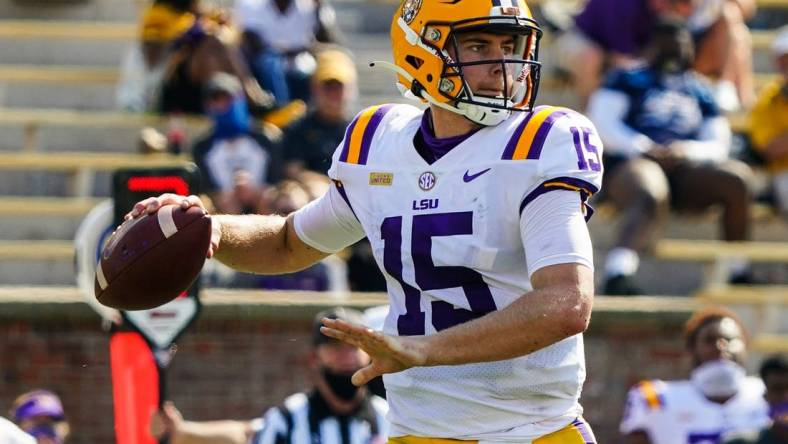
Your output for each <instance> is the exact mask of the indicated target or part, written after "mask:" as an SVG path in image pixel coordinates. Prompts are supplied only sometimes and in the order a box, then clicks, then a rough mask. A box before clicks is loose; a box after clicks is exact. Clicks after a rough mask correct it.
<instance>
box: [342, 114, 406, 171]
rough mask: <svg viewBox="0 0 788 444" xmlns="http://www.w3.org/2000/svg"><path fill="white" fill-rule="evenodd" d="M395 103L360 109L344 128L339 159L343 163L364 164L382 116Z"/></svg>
mask: <svg viewBox="0 0 788 444" xmlns="http://www.w3.org/2000/svg"><path fill="white" fill-rule="evenodd" d="M395 106H396V105H393V104H387V105H377V106H371V107H369V108H367V109H365V110H363V111H361V112H360V113H359V114H358V115H357V116H356V117H355V118H354V119H353V121H352V122H350V125H348V127H347V130H345V142H344V144H343V146H342V152H341V154H340V156H339V160H340V161H341V162H345V163H352V164H357V165H366V163H367V157H368V156H369V149H370V147H371V146H372V138H373V137H374V136H375V131H377V129H378V126H380V122H382V121H383V117H384V116H385V115H386V114H387V113H388V112H389V111H391V109H392V108H394V107H395Z"/></svg>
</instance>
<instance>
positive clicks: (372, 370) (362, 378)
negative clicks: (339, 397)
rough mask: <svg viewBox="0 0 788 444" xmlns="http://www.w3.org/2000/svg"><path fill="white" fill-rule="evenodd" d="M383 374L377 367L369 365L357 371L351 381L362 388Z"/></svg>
mask: <svg viewBox="0 0 788 444" xmlns="http://www.w3.org/2000/svg"><path fill="white" fill-rule="evenodd" d="M382 374H383V373H381V372H380V371H379V370H378V369H377V368H376V367H375V366H373V365H368V366H366V367H364V368H362V369H361V370H359V371H357V372H356V373H353V376H352V377H351V378H350V381H351V382H352V383H353V385H355V386H356V387H361V386H362V385H364V384H366V383H368V382H369V381H371V380H373V379H375V378H377V377H378V376H380V375H382Z"/></svg>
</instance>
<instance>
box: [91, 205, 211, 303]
mask: <svg viewBox="0 0 788 444" xmlns="http://www.w3.org/2000/svg"><path fill="white" fill-rule="evenodd" d="M149 216H150V215H149ZM202 217H210V215H209V214H208V213H203V215H202ZM200 219H201V218H196V219H194V220H193V221H191V222H189V223H188V224H186V225H184V226H183V227H181V228H180V229H179V230H178V233H180V232H182V231H183V230H185V229H186V228H187V227H189V226H190V225H191V224H193V223H194V222H196V221H198V220H200ZM178 233H175V234H173V236H175V235H176V234H178ZM171 237H172V236H171ZM171 237H165V238H164V239H162V240H160V241H159V242H156V243H155V244H153V245H152V246H151V247H150V248H149V250H152V249H153V248H156V247H157V246H159V244H161V243H162V242H164V241H166V240H167V239H171ZM206 253H207V252H206ZM141 257H142V256H137V257H136V258H135V259H134V260H133V261H131V262H129V264H128V265H127V266H126V267H125V268H124V270H125V269H127V268H129V267H131V266H132V265H134V264H135V263H137V261H138V260H140V258H141ZM100 263H101V261H99V264H100ZM116 278H117V276H116V277H114V278H113V279H112V280H111V281H107V287H106V288H109V286H110V285H112V283H113V282H115V279H116ZM106 288H105V289H102V290H101V293H100V294H98V295H96V299H99V298H101V296H102V295H104V292H105V290H106Z"/></svg>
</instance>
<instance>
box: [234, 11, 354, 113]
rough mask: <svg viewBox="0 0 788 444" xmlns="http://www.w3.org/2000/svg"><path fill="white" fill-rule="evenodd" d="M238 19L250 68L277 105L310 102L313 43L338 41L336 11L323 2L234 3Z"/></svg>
mask: <svg viewBox="0 0 788 444" xmlns="http://www.w3.org/2000/svg"><path fill="white" fill-rule="evenodd" d="M235 17H236V20H237V21H238V22H239V24H240V26H241V28H242V30H243V49H244V54H245V55H246V58H247V60H248V62H249V65H250V66H251V67H252V71H253V72H254V75H255V77H256V78H257V80H258V81H259V82H260V84H261V85H262V86H263V88H265V89H266V90H268V91H271V92H273V94H274V97H275V98H276V103H277V105H279V106H283V105H284V104H286V103H287V102H289V101H290V100H294V99H301V100H303V101H308V78H309V76H310V75H311V74H312V72H313V71H314V69H315V60H314V57H312V55H311V54H310V52H309V51H310V50H311V49H312V47H313V45H314V43H315V42H322V43H335V42H337V41H338V36H339V31H338V28H337V26H336V14H335V12H334V9H333V8H332V7H331V6H330V5H328V4H327V2H326V1H325V0H236V2H235Z"/></svg>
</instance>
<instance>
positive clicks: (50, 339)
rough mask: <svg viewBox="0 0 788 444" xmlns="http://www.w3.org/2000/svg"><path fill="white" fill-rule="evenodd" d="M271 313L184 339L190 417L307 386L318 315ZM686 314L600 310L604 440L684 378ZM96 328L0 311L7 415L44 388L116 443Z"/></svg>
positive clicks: (598, 421)
mask: <svg viewBox="0 0 788 444" xmlns="http://www.w3.org/2000/svg"><path fill="white" fill-rule="evenodd" d="M264 308H265V307H263V309H261V308H260V307H256V308H254V309H253V310H252V309H251V308H248V307H247V308H244V307H243V306H240V307H236V309H235V312H227V311H226V310H225V312H220V311H218V310H214V309H212V307H210V306H208V307H206V308H205V309H204V310H203V313H202V316H201V318H200V320H198V321H197V322H196V323H195V324H194V325H193V326H192V328H191V330H190V331H189V332H188V333H187V334H185V335H184V336H183V337H182V338H181V340H180V341H179V344H178V350H177V353H176V356H175V359H174V360H173V363H172V365H171V370H170V375H169V378H168V381H169V385H170V390H171V398H172V399H173V400H174V401H175V403H176V405H177V406H178V407H179V408H180V409H181V411H182V412H183V414H184V416H185V417H186V418H187V419H195V420H201V419H221V418H228V417H230V418H252V417H255V416H257V415H258V414H260V413H261V412H262V411H263V410H264V409H265V408H267V407H269V406H271V405H274V404H277V403H278V402H280V401H281V400H282V399H283V398H284V397H285V396H287V395H288V394H290V393H292V392H294V391H297V390H301V389H304V388H306V387H308V385H309V383H308V375H307V373H306V371H305V366H306V362H307V350H308V345H309V325H310V324H309V319H310V318H311V316H312V315H313V314H314V313H315V312H316V311H317V310H318V309H319V307H302V308H300V309H290V310H289V311H287V312H284V311H281V310H279V311H277V310H265V309H264ZM688 314H689V311H687V310H682V309H678V310H674V311H670V312H663V313H650V312H648V311H642V312H641V311H637V310H627V311H620V310H606V309H604V308H597V309H596V311H595V313H594V319H593V321H592V328H591V329H590V331H589V332H588V333H587V335H586V357H587V363H588V378H587V382H586V386H585V391H584V396H583V404H584V406H585V409H586V417H587V419H588V420H589V422H590V423H591V424H592V425H593V426H594V428H595V430H596V432H597V436H598V438H599V440H600V442H603V443H611V442H616V439H615V436H616V435H615V434H616V429H617V423H618V421H619V419H620V415H621V408H622V404H623V400H624V395H625V393H626V390H627V388H628V386H629V385H631V384H632V383H634V382H636V381H637V380H639V379H641V378H645V377H662V378H674V377H681V376H682V375H684V374H686V369H687V367H686V364H687V363H686V362H685V361H684V357H683V355H682V350H681V342H680V338H679V335H678V332H679V331H680V326H681V323H682V322H683V321H684V320H685V319H686V317H687V316H688ZM99 324H100V323H99V321H98V319H97V318H96V316H95V315H93V314H92V312H90V311H89V309H87V308H86V306H85V305H84V304H81V305H80V304H74V305H73V306H70V307H67V308H63V309H57V310H50V311H42V310H40V309H36V308H35V304H33V305H31V306H30V307H28V308H25V309H22V310H19V309H17V310H6V309H5V307H4V306H3V304H0V414H5V413H6V412H7V409H8V407H9V406H10V403H11V401H12V400H13V398H14V397H15V396H16V395H17V394H19V393H21V392H23V391H25V390H28V389H31V388H34V387H47V388H50V389H52V390H55V391H56V392H57V393H59V394H60V395H61V397H62V399H63V402H64V404H65V408H66V410H67V414H68V415H69V418H70V421H71V424H72V431H73V433H72V440H71V441H70V443H71V444H96V443H111V442H113V441H114V435H113V421H112V400H111V385H110V376H109V367H108V360H109V357H108V335H107V333H105V332H104V331H102V330H101V328H100V325H99Z"/></svg>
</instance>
